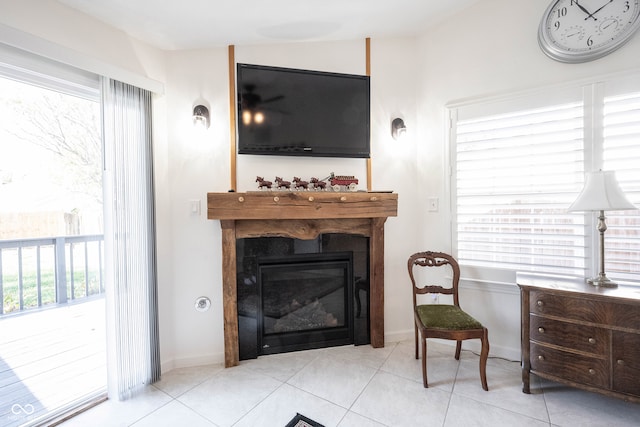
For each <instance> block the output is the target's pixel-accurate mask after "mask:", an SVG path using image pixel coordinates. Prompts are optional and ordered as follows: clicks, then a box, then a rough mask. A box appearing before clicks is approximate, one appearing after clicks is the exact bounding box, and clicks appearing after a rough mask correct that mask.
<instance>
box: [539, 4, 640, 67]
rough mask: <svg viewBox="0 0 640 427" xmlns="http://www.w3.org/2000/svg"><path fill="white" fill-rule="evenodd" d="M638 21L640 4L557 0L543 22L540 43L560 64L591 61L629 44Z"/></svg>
mask: <svg viewBox="0 0 640 427" xmlns="http://www.w3.org/2000/svg"><path fill="white" fill-rule="evenodd" d="M639 17H640V0H557V1H553V2H552V3H551V5H549V7H548V8H547V10H546V12H545V14H544V16H543V18H542V22H540V28H539V31H538V41H539V43H540V47H541V48H542V50H543V52H544V53H546V54H547V55H548V56H550V57H551V58H553V59H556V60H558V61H562V62H585V61H591V60H594V59H597V58H601V57H603V56H605V55H607V54H608V53H611V52H613V51H614V50H616V49H617V48H619V47H620V46H622V45H623V44H624V43H625V42H626V41H627V40H629V38H630V37H631V36H632V35H633V33H634V32H635V31H636V30H637V29H638V27H639V26H640V19H639Z"/></svg>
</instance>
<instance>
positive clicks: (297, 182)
mask: <svg viewBox="0 0 640 427" xmlns="http://www.w3.org/2000/svg"><path fill="white" fill-rule="evenodd" d="M293 184H294V187H295V188H296V190H300V189H302V190H308V189H309V183H308V182H307V181H303V180H301V179H300V178H298V177H297V176H294V177H293Z"/></svg>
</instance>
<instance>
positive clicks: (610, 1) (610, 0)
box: [584, 0, 613, 21]
mask: <svg viewBox="0 0 640 427" xmlns="http://www.w3.org/2000/svg"><path fill="white" fill-rule="evenodd" d="M609 3H613V0H609V1H608V2H607V3H605V4H604V5H602V6H601V7H600V9H597V10H596V11H595V12H593V13H590V14H589V16H587V17H586V18H584V20H585V21H586V20H587V19H589V18H593V19H596V18H595V17H594V16H593V15H595V14H596V13H598V12H600V11H601V10H602V9H604V7H605V6H606V5H608V4H609Z"/></svg>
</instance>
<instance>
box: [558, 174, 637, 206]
mask: <svg viewBox="0 0 640 427" xmlns="http://www.w3.org/2000/svg"><path fill="white" fill-rule="evenodd" d="M628 209H636V207H635V206H634V205H633V204H632V203H631V202H630V201H629V200H628V199H627V197H626V196H625V195H624V193H623V192H622V189H620V185H619V184H618V180H616V173H615V172H614V171H598V172H589V173H587V174H586V179H585V184H584V188H583V189H582V192H581V193H580V195H579V196H578V198H577V199H576V200H575V202H573V203H572V204H571V206H569V212H590V211H621V210H628Z"/></svg>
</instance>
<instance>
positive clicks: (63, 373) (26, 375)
mask: <svg viewBox="0 0 640 427" xmlns="http://www.w3.org/2000/svg"><path fill="white" fill-rule="evenodd" d="M104 316H105V311H104V298H99V299H95V300H92V301H88V302H84V303H76V304H71V305H68V306H65V307H56V308H52V309H47V310H42V311H35V312H32V313H24V314H20V315H16V316H11V317H4V318H0V426H20V425H22V424H24V423H26V422H29V421H33V420H36V419H37V418H40V417H41V416H43V415H45V414H47V413H50V412H52V411H56V410H59V409H60V408H63V407H66V406H69V405H71V404H73V403H75V402H77V401H78V400H80V399H82V398H83V397H84V396H87V395H96V394H100V393H101V392H103V391H105V390H106V382H107V374H106V338H105V320H104Z"/></svg>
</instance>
